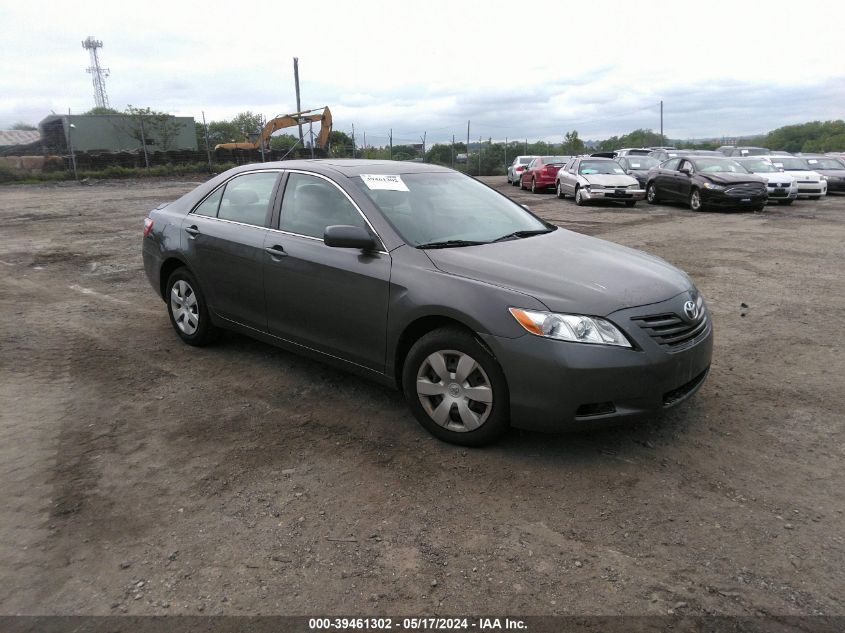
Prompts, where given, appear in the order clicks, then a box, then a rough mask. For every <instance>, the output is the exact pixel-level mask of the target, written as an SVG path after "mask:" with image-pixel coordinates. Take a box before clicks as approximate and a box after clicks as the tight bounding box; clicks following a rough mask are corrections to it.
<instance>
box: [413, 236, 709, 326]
mask: <svg viewBox="0 0 845 633" xmlns="http://www.w3.org/2000/svg"><path fill="white" fill-rule="evenodd" d="M425 252H426V253H427V254H428V256H429V258H430V259H431V261H432V262H433V263H434V265H435V266H436V267H437V268H438V269H440V270H442V271H443V272H447V273H450V274H453V275H459V276H461V277H468V278H471V279H477V280H479V281H484V282H486V283H490V284H495V285H497V286H502V287H506V288H512V289H514V290H517V291H519V292H522V293H524V294H528V295H531V296H532V297H534V298H536V299H537V300H539V301H541V302H542V303H544V304H545V305H546V306H547V307H548V308H549V309H550V310H552V311H556V312H570V313H576V314H587V315H593V316H607V315H608V314H610V313H612V312H615V311H617V310H621V309H623V308H631V307H635V306H641V305H647V304H650V303H656V302H658V301H665V300H666V299H670V298H672V297H674V296H676V295H678V294H680V293H682V292H685V291H687V290H689V289H690V288H691V287H692V283H691V282H690V280H689V278H688V277H687V276H686V274H685V273H684V272H682V271H681V270H679V269H677V268H675V267H674V266H672V265H671V264H669V263H668V262H665V261H664V260H662V259H660V258H658V257H654V256H652V255H648V254H647V253H643V252H641V251H636V250H634V249H631V248H627V247H625V246H619V245H618V244H614V243H612V242H607V241H605V240H600V239H598V238H594V237H589V236H586V235H581V234H579V233H573V232H572V231H567V230H565V229H557V230H556V231H553V232H551V233H546V234H543V235H535V236H533V237H527V238H523V239H515V240H509V241H506V242H498V243H493V244H482V245H479V246H467V247H461V248H447V249H437V250H426V251H425ZM516 307H519V306H516Z"/></svg>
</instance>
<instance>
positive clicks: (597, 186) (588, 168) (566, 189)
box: [555, 157, 645, 207]
mask: <svg viewBox="0 0 845 633" xmlns="http://www.w3.org/2000/svg"><path fill="white" fill-rule="evenodd" d="M555 191H556V192H557V197H558V198H565V197H566V196H568V195H569V196H573V197H574V198H575V204H577V205H579V206H580V205H583V204H586V203H587V202H589V201H591V200H612V201H615V202H624V203H625V206H627V207H633V206H634V205H635V204H637V200H642V199H643V198H645V189H643V188H642V187H641V186H640V183H639V182H637V179H636V178H634V177H633V176H629V175H628V174H626V173H625V170H624V169H622V167H621V166H620V165H619V163H617V162H616V161H615V160H612V159H610V158H593V157H587V158H576V159H574V160H571V161H569V162H568V163H567V164H566V165H564V166H563V167H562V168H561V169H560V171H558V172H557V177H556V178H555Z"/></svg>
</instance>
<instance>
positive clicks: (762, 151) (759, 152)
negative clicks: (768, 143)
mask: <svg viewBox="0 0 845 633" xmlns="http://www.w3.org/2000/svg"><path fill="white" fill-rule="evenodd" d="M738 149H739V151H740V153H741V155H742V156H765V155H766V154H770V153H771V152H770V151H769V150H767V149H766V148H765V147H740V148H738Z"/></svg>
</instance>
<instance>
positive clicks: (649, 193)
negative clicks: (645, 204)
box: [646, 184, 657, 204]
mask: <svg viewBox="0 0 845 633" xmlns="http://www.w3.org/2000/svg"><path fill="white" fill-rule="evenodd" d="M646 198H648V201H649V202H650V203H651V204H654V203H655V202H657V191H656V190H655V188H654V185H653V184H650V185H649V186H648V189H646Z"/></svg>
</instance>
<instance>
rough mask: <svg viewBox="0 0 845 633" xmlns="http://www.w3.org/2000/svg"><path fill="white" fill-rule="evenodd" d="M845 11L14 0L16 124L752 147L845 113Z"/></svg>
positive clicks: (527, 0)
mask: <svg viewBox="0 0 845 633" xmlns="http://www.w3.org/2000/svg"><path fill="white" fill-rule="evenodd" d="M843 25H845V1H843V0H828V1H807V0H804V1H802V2H788V3H787V2H781V1H777V2H775V1H774V0H772V1H769V2H752V1H743V0H734V1H733V2H722V1H719V0H708V1H706V2H693V1H692V0H686V1H679V0H675V1H673V2H662V1H649V0H640V1H639V2H636V1H634V2H632V1H630V0H628V1H622V2H617V1H612V0H590V1H589V2H584V1H580V2H575V1H571V0H569V1H567V2H563V1H560V2H558V1H555V0H542V1H538V0H511V1H509V2H493V1H486V2H462V1H461V0H449V1H440V0H425V1H416V2H405V1H402V0H393V1H391V2H367V1H362V0H355V1H345V2H335V1H333V0H322V1H320V2H296V3H292V2H284V1H283V0H276V1H275V2H266V3H264V2H250V1H249V0H243V1H241V2H211V1H206V2H203V3H188V2H179V1H178V0H171V1H169V2H158V1H148V0H147V1H145V2H142V3H132V4H130V3H124V2H114V1H111V2H88V1H85V0H74V2H38V1H32V0H29V1H26V2H24V1H23V0H21V1H20V2H13V1H12V0H0V42H2V44H1V45H0V47H1V48H0V51H2V55H0V129H4V128H8V127H9V126H11V125H12V124H13V123H15V122H18V121H23V122H26V123H33V124H36V123H38V121H40V120H41V119H42V118H44V117H45V116H46V115H48V114H50V113H51V111H55V112H56V113H64V112H67V110H68V108H71V109H72V110H73V111H74V112H77V113H79V112H83V111H85V110H88V109H90V108H91V107H93V106H94V96H93V88H92V85H91V78H90V75H88V74H87V73H86V72H85V68H86V67H87V66H88V52H87V51H85V50H83V49H82V46H81V41H82V40H83V39H85V37H86V36H88V35H93V36H95V37H96V38H97V39H99V40H102V41H103V43H104V46H103V48H102V49H100V54H101V62H102V64H103V65H104V66H106V67H108V68H109V69H110V70H111V76H110V77H109V78H108V79H107V81H106V87H107V91H108V96H109V101H110V105H111V106H112V107H114V108H116V109H118V110H122V109H124V108H125V107H126V105H127V104H132V105H136V106H149V107H151V108H153V109H156V110H162V111H166V112H169V113H171V114H175V115H182V116H193V117H195V118H196V119H197V120H200V119H201V116H202V115H201V113H202V111H205V115H206V118H207V119H209V120H214V119H221V118H229V117H231V116H233V115H235V114H237V113H238V112H242V111H244V110H251V111H253V112H256V113H261V114H263V115H265V116H266V117H268V118H269V117H272V116H274V115H276V114H282V113H287V112H293V111H294V110H295V109H296V107H295V106H296V98H295V92H294V81H293V62H292V58H293V57H294V56H297V57H299V67H300V82H301V91H302V106H303V108H312V107H313V108H316V107H322V106H324V105H329V106H330V107H331V109H332V112H333V114H334V119H335V129H338V130H344V131H347V132H348V131H350V130H351V126H352V124H353V123H354V124H355V131H356V137H357V140H358V142H359V143H360V142H361V141H362V140H363V139H362V134H363V133H364V132H366V135H367V142H368V143H369V144H382V143H385V142H386V139H387V131H388V130H389V129H390V128H392V129H393V135H394V143H401V142H419V137H420V136H422V134H423V132H426V131H427V133H428V136H427V141H428V143H429V144H430V143H431V142H432V141H436V140H443V139H450V138H451V136H452V134H455V135H456V136H457V138H458V139H461V138H464V139H465V138H466V125H467V119H470V120H471V121H472V124H471V136H472V138H473V140H477V139H478V138H479V136H480V137H483V138H484V139H487V138H488V137H491V136H492V137H493V138H494V139H503V138H505V137H508V138H511V139H524V138H526V137H527V138H529V139H538V138H545V139H547V140H550V141H554V142H560V140H561V138H562V135H563V133H564V132H565V131H567V130H572V129H577V130H578V132H579V134H580V136H581V137H582V138H585V139H597V138H605V137H607V136H611V135H614V134H623V133H625V132H629V131H631V130H633V129H636V128H652V129H654V130H658V129H659V126H660V119H659V105H658V104H659V102H660V100H661V99H662V100H663V101H664V126H665V133H666V135H667V136H669V137H670V138H694V137H705V136H723V135H726V136H733V135H743V134H745V135H747V134H751V133H755V132H765V131H768V130H770V129H773V128H776V127H779V126H782V125H787V124H791V123H801V122H804V121H809V120H815V119H821V120H826V119H843V118H845V36H843Z"/></svg>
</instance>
